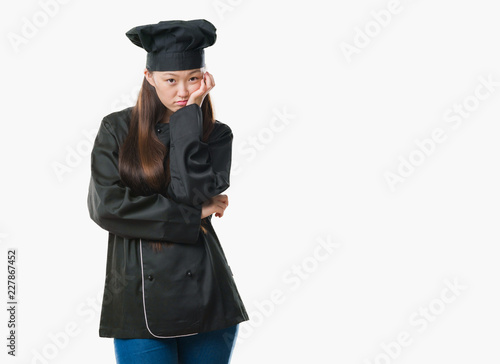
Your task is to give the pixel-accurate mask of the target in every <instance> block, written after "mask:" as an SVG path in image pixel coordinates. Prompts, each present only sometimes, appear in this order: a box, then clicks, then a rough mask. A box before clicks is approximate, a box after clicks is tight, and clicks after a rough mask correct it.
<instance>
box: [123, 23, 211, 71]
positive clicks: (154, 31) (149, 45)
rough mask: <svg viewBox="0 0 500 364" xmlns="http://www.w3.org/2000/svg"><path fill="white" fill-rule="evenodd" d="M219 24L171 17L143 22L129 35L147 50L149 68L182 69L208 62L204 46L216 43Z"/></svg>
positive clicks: (153, 69)
mask: <svg viewBox="0 0 500 364" xmlns="http://www.w3.org/2000/svg"><path fill="white" fill-rule="evenodd" d="M215 31H216V28H215V27H214V25H213V24H212V23H210V22H209V21H208V20H205V19H195V20H168V21H160V22H159V23H158V24H148V25H140V26H137V27H135V28H132V29H130V30H129V31H128V32H127V33H125V34H126V36H127V37H128V38H129V39H130V40H131V41H132V43H134V44H135V45H136V46H139V47H141V48H144V49H145V50H146V51H147V52H148V55H147V61H146V67H147V68H148V69H149V70H150V71H180V70H189V69H193V68H202V67H204V66H205V53H204V50H203V48H205V47H210V46H211V45H213V44H214V43H215V40H216V39H217V35H216V34H215Z"/></svg>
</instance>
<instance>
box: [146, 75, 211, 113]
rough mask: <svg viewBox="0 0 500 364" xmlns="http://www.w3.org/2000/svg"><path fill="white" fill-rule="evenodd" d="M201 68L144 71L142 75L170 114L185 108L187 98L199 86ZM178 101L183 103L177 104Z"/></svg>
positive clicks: (201, 77) (201, 76)
mask: <svg viewBox="0 0 500 364" xmlns="http://www.w3.org/2000/svg"><path fill="white" fill-rule="evenodd" d="M203 71H204V69H203V68H196V69H192V70H185V71H168V72H167V71H165V72H160V71H154V72H152V73H149V71H148V70H147V69H146V70H145V71H144V75H145V76H146V79H147V80H148V82H149V83H150V84H151V85H152V86H153V87H154V88H155V89H156V93H157V94H158V98H159V99H160V101H161V102H162V104H163V105H165V107H166V108H167V109H169V110H170V111H171V112H172V113H174V112H175V111H177V110H179V109H180V108H182V107H184V106H186V102H187V101H188V99H189V96H190V95H191V94H192V93H193V92H194V91H196V90H198V89H199V88H200V86H201V80H202V79H203ZM179 101H185V102H184V103H179Z"/></svg>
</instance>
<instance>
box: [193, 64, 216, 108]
mask: <svg viewBox="0 0 500 364" xmlns="http://www.w3.org/2000/svg"><path fill="white" fill-rule="evenodd" d="M214 86H215V81H214V76H212V74H210V73H208V72H205V73H204V74H203V79H202V80H201V86H200V88H199V89H198V90H196V91H195V92H193V93H192V94H191V95H190V96H189V99H188V102H187V104H186V106H187V105H191V104H198V106H199V107H201V104H202V103H203V100H204V99H205V96H207V94H208V93H209V92H210V90H211V89H213V88H214Z"/></svg>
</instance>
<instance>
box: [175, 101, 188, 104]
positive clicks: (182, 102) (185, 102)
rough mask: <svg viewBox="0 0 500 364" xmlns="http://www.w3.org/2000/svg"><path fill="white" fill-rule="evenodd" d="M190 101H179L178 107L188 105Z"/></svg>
mask: <svg viewBox="0 0 500 364" xmlns="http://www.w3.org/2000/svg"><path fill="white" fill-rule="evenodd" d="M187 102H188V100H183V101H177V105H186V104H187Z"/></svg>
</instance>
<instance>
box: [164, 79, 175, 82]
mask: <svg viewBox="0 0 500 364" xmlns="http://www.w3.org/2000/svg"><path fill="white" fill-rule="evenodd" d="M165 81H166V82H167V83H174V82H175V80H174V79H173V78H169V79H167V80H165ZM170 81H172V82H170Z"/></svg>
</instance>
